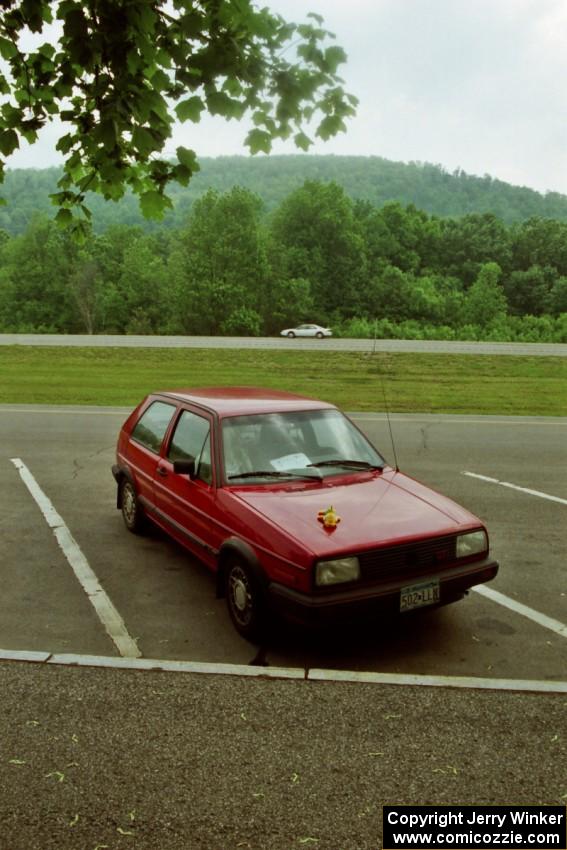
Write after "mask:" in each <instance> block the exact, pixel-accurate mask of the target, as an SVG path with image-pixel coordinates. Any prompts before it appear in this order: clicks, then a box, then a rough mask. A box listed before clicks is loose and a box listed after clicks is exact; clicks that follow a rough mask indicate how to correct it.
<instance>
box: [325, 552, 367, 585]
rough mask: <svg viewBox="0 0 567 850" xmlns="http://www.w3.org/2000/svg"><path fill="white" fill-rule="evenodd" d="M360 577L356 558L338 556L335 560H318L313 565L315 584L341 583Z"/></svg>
mask: <svg viewBox="0 0 567 850" xmlns="http://www.w3.org/2000/svg"><path fill="white" fill-rule="evenodd" d="M359 578H360V566H359V563H358V558H338V559H337V560H336V561H319V562H318V563H317V564H316V565H315V584H317V585H320V586H321V585H328V584H341V583H342V582H344V581H356V579H359Z"/></svg>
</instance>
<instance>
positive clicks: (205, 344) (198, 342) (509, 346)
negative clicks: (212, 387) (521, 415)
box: [0, 334, 567, 357]
mask: <svg viewBox="0 0 567 850" xmlns="http://www.w3.org/2000/svg"><path fill="white" fill-rule="evenodd" d="M0 345H69V346H87V347H93V348H98V347H105V346H117V347H130V348H259V349H263V348H281V349H286V350H288V351H310V350H316V351H319V350H321V349H322V350H324V351H325V350H328V351H391V352H404V351H405V352H424V353H429V354H508V355H516V356H523V355H530V356H532V357H567V345H565V344H560V343H557V344H556V343H537V342H532V343H521V342H452V341H443V340H411V339H376V340H372V339H337V338H334V339H333V338H331V339H323V340H319V339H297V338H296V339H287V338H285V337H280V336H276V337H228V336H227V337H223V336H136V335H132V336H123V335H118V334H114V335H111V334H100V335H96V336H95V335H88V334H0Z"/></svg>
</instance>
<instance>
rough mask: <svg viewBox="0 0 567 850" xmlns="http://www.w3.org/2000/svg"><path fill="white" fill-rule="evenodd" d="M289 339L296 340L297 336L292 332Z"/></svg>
mask: <svg viewBox="0 0 567 850" xmlns="http://www.w3.org/2000/svg"><path fill="white" fill-rule="evenodd" d="M288 337H289V339H295V334H294V332H293V331H290V332H289V333H288Z"/></svg>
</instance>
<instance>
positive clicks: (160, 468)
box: [156, 466, 167, 478]
mask: <svg viewBox="0 0 567 850" xmlns="http://www.w3.org/2000/svg"><path fill="white" fill-rule="evenodd" d="M156 472H157V474H158V475H161V477H162V478H167V469H166V468H165V466H158V468H157V470H156Z"/></svg>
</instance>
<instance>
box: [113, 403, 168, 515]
mask: <svg viewBox="0 0 567 850" xmlns="http://www.w3.org/2000/svg"><path fill="white" fill-rule="evenodd" d="M176 409H177V408H176V405H175V404H169V403H166V402H163V401H152V402H151V403H150V404H149V405H148V406H147V407H146V409H145V410H144V411H143V413H142V415H141V416H140V418H139V419H138V421H137V422H136V424H135V426H134V428H133V429H132V432H131V434H130V437H129V440H128V450H127V458H126V462H127V466H128V469H129V471H130V474H131V475H132V477H133V479H134V486H135V488H136V492H137V494H138V497H139V498H140V501H141V502H142V504H143V505H144V507H145V508H151V507H152V506H153V505H154V500H155V494H154V480H155V474H156V469H157V466H158V463H159V459H160V457H159V455H160V450H161V446H162V443H163V441H164V437H165V435H166V433H167V430H168V428H169V425H170V423H171V421H172V419H173V417H174V415H175V412H176Z"/></svg>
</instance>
